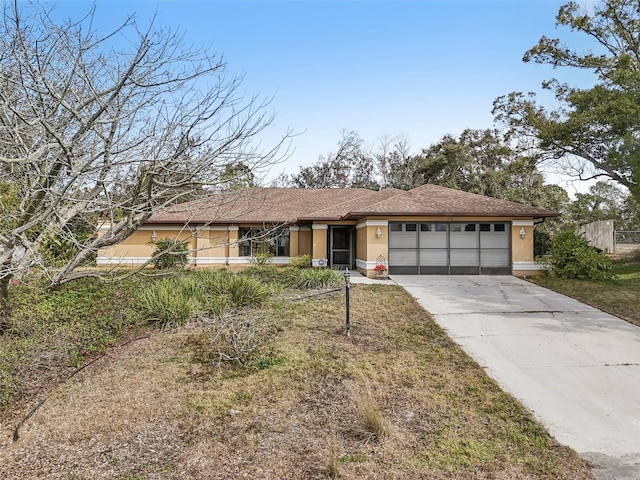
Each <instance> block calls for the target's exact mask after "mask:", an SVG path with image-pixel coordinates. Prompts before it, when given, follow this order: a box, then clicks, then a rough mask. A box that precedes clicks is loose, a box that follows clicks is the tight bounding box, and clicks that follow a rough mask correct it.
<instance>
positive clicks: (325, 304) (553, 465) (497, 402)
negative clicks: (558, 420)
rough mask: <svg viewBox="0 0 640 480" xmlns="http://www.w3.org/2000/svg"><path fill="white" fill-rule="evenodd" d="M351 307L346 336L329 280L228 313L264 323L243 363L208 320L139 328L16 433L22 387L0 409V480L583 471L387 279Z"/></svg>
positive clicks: (364, 290)
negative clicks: (224, 353)
mask: <svg viewBox="0 0 640 480" xmlns="http://www.w3.org/2000/svg"><path fill="white" fill-rule="evenodd" d="M116 292H120V294H119V295H118V296H115V294H116ZM111 295H113V296H114V297H113V299H114V301H115V299H117V301H120V299H121V298H122V296H123V293H122V292H121V291H120V290H116V291H115V292H114V291H111V292H110V296H111ZM127 295H128V293H127ZM351 304H352V311H351V320H352V334H351V337H349V338H347V337H346V336H345V335H344V317H345V312H344V292H343V291H342V290H338V291H335V290H334V291H332V290H331V289H326V290H318V289H315V290H298V289H295V290H292V289H279V290H278V291H277V293H275V294H273V295H271V296H270V297H269V298H268V299H267V301H265V302H264V303H263V304H262V305H261V306H260V307H253V308H245V309H243V310H240V311H238V312H236V316H235V317H233V318H235V320H236V321H238V322H241V323H238V324H237V325H246V324H247V323H246V322H245V321H246V320H247V319H251V322H253V323H252V324H255V325H257V326H259V328H258V329H257V331H260V332H262V333H264V338H263V340H264V341H263V342H262V343H261V344H260V346H259V348H257V349H255V350H254V351H252V353H251V356H250V357H248V358H247V359H245V360H246V361H244V362H243V365H240V364H239V363H237V362H219V360H220V357H219V355H218V353H219V351H218V350H217V349H216V348H215V347H214V345H216V335H219V333H220V331H221V330H220V328H219V321H214V320H212V319H207V318H204V317H202V316H200V317H199V318H198V320H197V321H194V322H191V323H189V324H187V325H186V326H183V327H180V328H177V329H173V330H169V331H159V330H157V329H152V328H150V327H145V328H144V329H142V330H141V329H138V330H136V334H137V335H138V337H136V338H133V339H131V341H129V342H128V343H122V342H121V343H119V344H118V343H114V345H113V346H112V347H111V348H110V349H108V350H106V351H105V352H104V353H105V354H104V355H103V356H100V355H101V353H100V352H102V350H100V351H99V350H96V351H95V352H94V353H93V354H88V355H87V357H88V358H87V359H86V361H87V363H85V365H86V368H84V369H82V370H81V371H78V372H77V373H76V374H75V375H74V376H73V377H71V378H70V379H67V380H65V381H61V382H58V383H57V386H56V387H55V388H50V389H49V391H50V392H51V395H50V396H49V397H47V400H46V402H45V403H44V404H43V406H42V407H41V408H40V409H38V410H37V412H36V413H35V414H34V415H33V416H32V417H31V418H30V419H28V420H27V421H26V422H25V423H24V424H23V425H22V427H21V429H20V438H19V440H18V441H17V442H13V441H12V439H11V437H12V435H13V431H14V427H15V425H16V423H17V422H18V421H19V420H20V418H22V416H23V415H24V413H26V412H27V411H28V407H30V406H31V405H32V404H33V400H32V398H33V397H29V396H25V397H23V400H21V401H15V402H13V403H12V405H11V406H10V407H7V408H5V410H4V415H3V417H2V420H3V423H2V431H1V433H2V438H1V439H0V477H2V478H6V479H18V478H20V479H23V478H29V479H31V478H51V479H54V478H55V479H58V478H68V479H100V478H105V479H106V478H110V479H111V478H116V479H123V480H124V479H128V480H135V479H178V478H194V479H196V478H197V479H203V478H207V479H209V478H211V479H216V478H217V479H232V478H234V479H235V478H260V479H289V478H290V479H304V478H344V479H361V478H381V479H384V478H389V479H391V478H407V479H414V478H428V479H505V480H506V479H515V480H517V479H586V478H591V477H590V474H589V466H588V465H587V464H586V463H585V462H584V461H583V460H582V459H580V458H579V457H578V456H577V455H576V454H575V452H573V451H572V450H570V449H568V448H566V447H563V446H561V445H559V444H558V443H557V442H555V440H554V439H552V438H551V437H550V436H549V434H548V433H547V432H546V431H545V430H544V428H543V427H542V426H541V425H540V424H538V423H537V422H536V421H535V420H534V419H533V418H532V416H531V414H530V413H529V412H528V411H527V410H526V409H525V408H523V407H522V406H521V405H520V404H519V403H518V402H517V401H516V400H514V399H513V398H512V397H510V396H509V395H507V394H506V393H504V392H503V391H501V390H500V389H499V388H498V386H497V385H496V383H495V382H493V381H492V380H491V379H489V378H488V377H487V376H486V374H485V373H484V371H483V370H482V369H481V368H480V367H479V366H478V365H477V364H476V363H475V362H473V361H472V360H471V359H470V358H469V357H468V356H467V355H466V354H465V353H464V352H462V350H461V349H459V348H458V347H457V346H456V345H455V344H454V343H453V342H452V341H451V340H450V339H449V338H448V337H447V336H446V334H445V333H444V332H443V331H442V330H441V329H440V328H439V327H438V326H437V325H436V324H435V323H434V321H433V319H432V318H431V317H430V315H429V314H428V313H426V312H425V311H424V310H422V309H421V308H420V307H419V305H417V303H416V302H415V301H414V300H413V299H412V298H411V297H410V296H409V295H408V294H407V293H406V292H404V291H403V290H402V289H400V288H398V287H395V286H386V285H371V286H369V285H354V286H353V287H352V291H351ZM127 305H128V304H127ZM127 308H128V307H127ZM122 310H123V309H121V310H119V311H122ZM94 314H95V312H94ZM102 314H104V311H103V312H102ZM110 314H111V313H110ZM225 321H227V322H233V321H234V320H233V319H232V318H230V317H226V320H225ZM242 322H244V323H242ZM238 328H239V327H238ZM229 332H233V329H231V330H226V333H225V334H226V335H229V339H228V340H232V339H233V338H236V337H233V335H231V333H229ZM238 338H239V337H238ZM243 338H246V337H243ZM92 355H93V356H92Z"/></svg>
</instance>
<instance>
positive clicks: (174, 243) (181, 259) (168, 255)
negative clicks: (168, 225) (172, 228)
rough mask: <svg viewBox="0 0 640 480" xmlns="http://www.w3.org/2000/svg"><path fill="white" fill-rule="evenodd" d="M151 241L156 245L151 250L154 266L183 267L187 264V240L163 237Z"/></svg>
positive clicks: (161, 267) (160, 267)
mask: <svg viewBox="0 0 640 480" xmlns="http://www.w3.org/2000/svg"><path fill="white" fill-rule="evenodd" d="M153 243H154V245H155V246H156V249H155V250H154V252H153V256H154V259H153V266H154V267H155V268H158V269H166V268H174V267H184V266H185V265H186V264H187V252H188V250H189V242H188V240H184V241H182V240H178V239H175V238H164V239H162V240H156V241H155V242H153Z"/></svg>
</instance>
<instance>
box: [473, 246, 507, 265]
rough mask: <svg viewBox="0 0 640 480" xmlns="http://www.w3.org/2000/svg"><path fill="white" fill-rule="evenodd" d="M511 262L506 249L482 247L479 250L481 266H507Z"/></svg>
mask: <svg viewBox="0 0 640 480" xmlns="http://www.w3.org/2000/svg"><path fill="white" fill-rule="evenodd" d="M510 264H511V258H510V252H509V250H508V249H499V248H496V249H491V250H487V249H483V250H481V251H480V265H481V266H482V267H508V266H509V265H510Z"/></svg>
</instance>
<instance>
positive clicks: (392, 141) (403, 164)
mask: <svg viewBox="0 0 640 480" xmlns="http://www.w3.org/2000/svg"><path fill="white" fill-rule="evenodd" d="M373 156H374V159H375V163H376V165H377V167H378V170H379V171H380V176H381V178H382V185H383V186H384V187H391V188H398V189H400V190H410V189H412V188H413V187H417V186H418V185H420V184H422V183H423V180H422V179H421V177H420V176H419V175H418V174H417V169H418V167H419V164H420V162H419V158H418V157H417V156H415V155H412V154H411V146H410V142H409V139H408V138H407V137H406V136H402V135H400V136H397V137H389V136H385V137H382V139H380V142H379V144H378V148H377V150H376V151H375V153H374V154H373Z"/></svg>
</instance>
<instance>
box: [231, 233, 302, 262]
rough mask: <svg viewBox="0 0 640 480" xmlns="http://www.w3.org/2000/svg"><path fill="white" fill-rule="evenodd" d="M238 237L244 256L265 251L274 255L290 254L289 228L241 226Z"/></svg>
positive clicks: (285, 255)
mask: <svg viewBox="0 0 640 480" xmlns="http://www.w3.org/2000/svg"><path fill="white" fill-rule="evenodd" d="M238 238H239V242H238V245H239V247H240V256H242V257H252V256H254V255H258V254H265V253H270V254H271V255H273V256H274V257H288V256H289V228H258V227H252V228H240V229H239V231H238Z"/></svg>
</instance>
